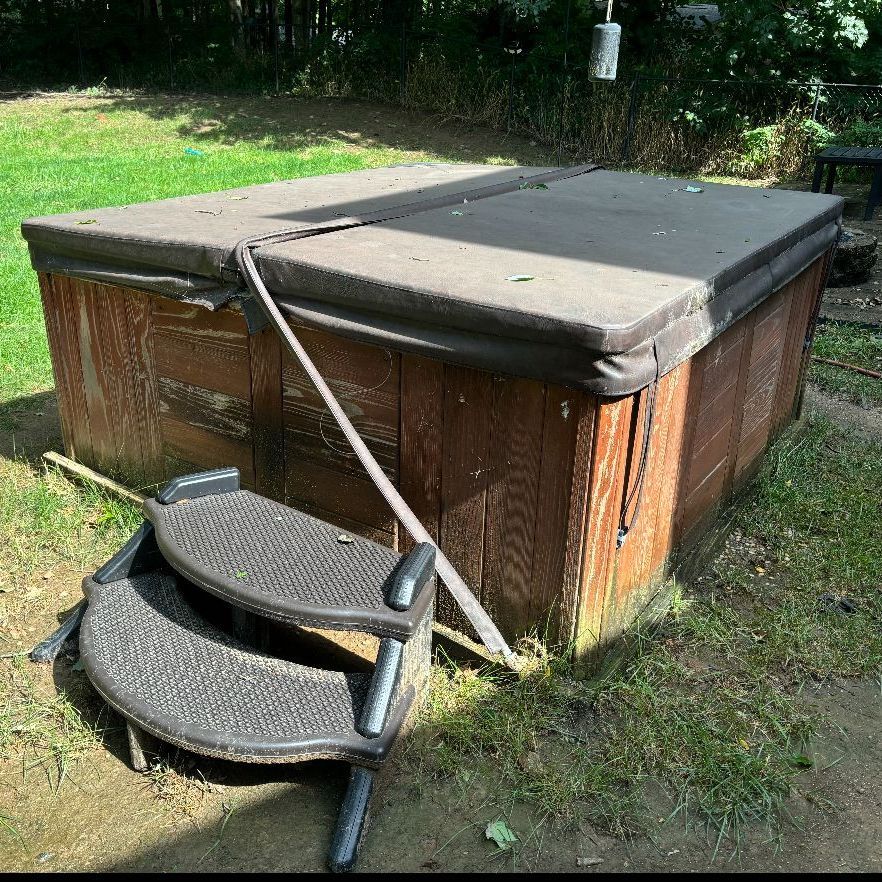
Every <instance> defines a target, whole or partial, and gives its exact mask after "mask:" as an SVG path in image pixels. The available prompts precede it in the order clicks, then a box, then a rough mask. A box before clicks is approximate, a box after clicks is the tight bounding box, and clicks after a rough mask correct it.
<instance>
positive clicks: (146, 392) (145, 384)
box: [119, 291, 165, 487]
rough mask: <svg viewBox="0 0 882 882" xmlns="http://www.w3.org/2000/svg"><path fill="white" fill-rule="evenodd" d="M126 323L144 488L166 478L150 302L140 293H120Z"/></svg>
mask: <svg viewBox="0 0 882 882" xmlns="http://www.w3.org/2000/svg"><path fill="white" fill-rule="evenodd" d="M119 293H120V296H122V297H124V299H125V304H126V313H127V317H128V323H129V333H130V335H131V338H130V347H129V356H130V358H131V360H132V400H131V402H130V407H131V409H132V411H133V413H134V415H135V420H136V423H137V432H138V433H139V435H140V438H141V457H142V467H143V486H145V487H146V486H149V485H151V484H156V483H159V482H160V481H162V480H163V479H164V478H165V464H164V462H163V456H162V431H161V429H160V425H159V392H158V387H157V377H156V366H155V359H154V355H153V319H152V302H153V298H152V297H151V296H150V295H148V294H143V293H141V292H139V291H120V292H119Z"/></svg>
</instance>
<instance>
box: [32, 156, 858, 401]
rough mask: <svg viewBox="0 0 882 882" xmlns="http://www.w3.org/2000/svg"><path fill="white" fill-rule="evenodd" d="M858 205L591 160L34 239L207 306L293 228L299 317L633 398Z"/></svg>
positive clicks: (238, 205)
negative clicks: (247, 263)
mask: <svg viewBox="0 0 882 882" xmlns="http://www.w3.org/2000/svg"><path fill="white" fill-rule="evenodd" d="M687 188H688V189H687ZM842 204H843V202H842V200H841V199H840V198H839V197H836V196H828V195H821V194H814V193H805V192H797V191H791V190H765V189H760V188H753V187H738V186H729V185H722V184H709V183H696V182H694V181H687V180H681V179H674V178H664V177H656V176H651V175H642V174H636V173H622V172H611V171H606V170H604V169H596V168H594V167H590V166H587V167H582V168H578V169H572V170H563V169H561V170H556V171H555V170H549V169H535V168H512V167H500V166H474V165H440V164H439V165H432V164H417V165H412V166H402V167H390V168H384V169H375V170H370V171H365V172H355V173H349V174H340V175H328V176H324V177H316V178H304V179H300V180H295V181H284V182H279V183H274V184H265V185H260V186H256V187H247V188H243V189H241V190H233V191H227V192H223V193H215V194H206V195H204V196H191V197H183V198H179V199H169V200H163V201H160V202H154V203H145V204H142V205H133V206H128V207H124V208H111V209H98V210H95V211H91V212H77V213H75V214H67V215H58V216H54V217H48V218H37V219H33V220H29V221H25V222H24V223H23V225H22V230H23V234H24V236H25V238H26V239H27V240H28V242H29V244H30V248H31V257H32V263H33V265H34V267H35V269H37V270H40V271H45V272H55V273H61V274H64V275H73V276H79V277H84V278H89V279H94V280H98V281H104V282H109V283H111V284H116V285H120V286H124V287H133V288H139V289H145V290H150V291H157V292H159V293H163V294H165V295H166V296H170V297H176V298H179V299H185V300H190V301H193V302H197V303H202V304H203V305H205V306H206V307H208V308H217V307H220V306H222V305H223V304H225V303H226V302H227V301H229V300H230V299H232V298H235V297H236V296H238V295H241V294H244V291H243V290H242V285H241V281H240V279H239V278H238V272H237V270H236V267H235V262H234V260H233V249H234V247H235V245H236V243H237V242H238V241H240V240H242V239H244V238H248V237H252V236H261V235H265V234H269V233H273V232H276V231H278V230H292V231H294V233H293V235H295V236H297V238H292V239H290V240H288V241H282V242H279V243H275V244H268V245H265V246H263V247H259V248H257V249H256V251H255V252H254V255H255V261H256V264H257V267H258V270H259V271H260V273H261V276H262V277H263V279H264V281H265V283H266V285H267V287H268V289H269V290H270V292H271V293H272V294H273V295H274V297H275V298H276V299H277V301H278V302H279V304H280V306H281V307H282V308H283V309H284V310H286V311H287V312H288V313H289V314H291V315H292V316H293V317H295V318H297V319H298V320H300V321H303V322H305V323H307V324H309V325H312V326H315V327H320V328H324V329H327V330H330V331H333V332H336V333H340V334H343V335H345V336H350V337H354V338H357V339H360V340H365V341H368V342H372V343H377V344H380V345H384V346H389V347H392V348H395V349H401V350H404V351H410V352H418V353H421V354H426V355H430V356H432V357H436V358H442V359H444V360H447V361H451V362H456V363H461V364H466V365H470V366H474V367H479V368H484V369H487V370H492V371H497V372H500V373H507V374H513V375H516V376H527V377H534V378H537V379H543V380H547V381H550V382H559V383H564V384H567V385H572V386H575V387H578V388H583V389H587V390H589V391H593V392H596V393H598V394H604V395H617V394H626V393H630V392H633V391H635V390H636V389H639V388H642V387H643V386H645V385H646V384H647V383H648V382H650V381H651V380H652V378H653V377H654V376H655V375H656V374H657V373H662V374H663V373H665V372H666V371H668V370H670V369H671V368H672V367H674V366H675V365H676V364H678V363H679V362H681V361H683V360H684V359H686V358H688V357H690V356H691V355H692V354H694V352H696V351H698V349H700V348H702V347H703V346H705V345H706V344H707V343H708V342H710V341H711V340H712V339H714V337H716V336H717V335H719V334H720V333H722V332H723V331H724V330H725V329H726V328H727V327H729V326H730V325H731V324H732V323H733V322H735V321H737V320H738V319H739V318H740V317H741V316H743V315H744V314H746V313H747V312H749V311H750V310H751V309H753V308H754V307H755V306H756V305H757V304H758V303H760V302H761V301H762V300H764V299H765V298H766V297H768V296H769V295H770V294H771V293H772V292H774V291H775V290H777V289H778V288H780V287H781V286H782V285H784V284H785V283H786V282H788V281H789V280H790V279H792V278H793V277H794V276H795V275H796V274H798V273H799V272H800V271H801V270H802V269H804V268H805V267H806V266H807V265H808V264H809V263H811V262H812V261H813V260H815V259H816V258H817V257H818V256H820V255H821V254H823V253H824V252H825V251H826V250H827V249H829V248H830V247H831V245H833V243H834V242H835V241H836V239H837V237H838V233H839V225H840V216H841V213H842ZM518 279H521V280H518Z"/></svg>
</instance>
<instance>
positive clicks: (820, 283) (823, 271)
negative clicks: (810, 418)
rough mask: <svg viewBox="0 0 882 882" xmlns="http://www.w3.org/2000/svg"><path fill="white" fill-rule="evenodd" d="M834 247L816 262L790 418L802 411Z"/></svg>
mask: <svg viewBox="0 0 882 882" xmlns="http://www.w3.org/2000/svg"><path fill="white" fill-rule="evenodd" d="M834 249H835V246H834V247H832V248H830V249H829V250H828V251H827V253H826V254H825V255H824V256H823V257H822V258H821V259H820V260H819V261H818V280H817V282H816V283H815V285H814V286H813V290H812V294H811V306H810V309H809V319H808V322H807V323H806V328H805V338H804V340H805V348H804V351H803V353H802V357H801V359H800V364H799V371H798V374H797V380H796V397H795V400H794V403H793V413H792V418H793V419H798V418H799V415H800V411H801V410H802V399H803V392H804V390H805V382H806V378H807V376H808V368H809V363H810V360H811V355H812V351H811V350H812V343H813V341H814V339H815V331H816V330H817V327H818V313H819V312H820V309H821V299H822V298H823V296H824V285H825V284H826V282H827V279H828V277H829V273H830V263H831V261H832V260H833V253H834Z"/></svg>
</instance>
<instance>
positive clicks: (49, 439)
mask: <svg viewBox="0 0 882 882" xmlns="http://www.w3.org/2000/svg"><path fill="white" fill-rule="evenodd" d="M47 450H58V451H61V450H63V443H62V439H61V421H60V419H59V416H58V402H57V401H56V398H55V392H54V391H48V392H36V393H34V394H32V395H22V396H21V397H20V398H14V399H12V400H11V401H7V402H5V403H4V404H2V405H0V457H2V458H3V459H18V460H24V461H26V462H27V463H28V464H29V465H31V466H37V465H39V464H40V457H41V456H42V455H43V454H44V453H45V452H46V451H47Z"/></svg>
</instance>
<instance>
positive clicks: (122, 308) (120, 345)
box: [91, 285, 145, 483]
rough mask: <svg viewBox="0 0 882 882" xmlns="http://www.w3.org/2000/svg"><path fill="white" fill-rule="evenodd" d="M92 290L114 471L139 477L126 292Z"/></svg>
mask: <svg viewBox="0 0 882 882" xmlns="http://www.w3.org/2000/svg"><path fill="white" fill-rule="evenodd" d="M91 293H92V296H93V297H94V298H95V301H96V304H97V305H98V306H99V308H100V315H99V321H100V332H101V337H100V340H101V344H100V345H101V359H102V362H103V372H104V375H105V382H104V383H103V384H102V385H103V388H104V390H105V394H106V395H107V398H108V400H109V402H110V419H111V420H112V423H113V432H114V445H115V450H114V454H115V457H114V461H115V464H116V465H115V471H116V472H117V473H118V474H119V473H120V472H123V473H127V472H134V473H135V474H137V475H138V476H139V478H141V477H142V476H143V475H144V473H145V462H144V450H143V444H142V435H141V432H140V431H139V430H138V429H139V420H138V417H137V414H136V407H137V404H138V403H139V402H138V401H137V393H138V387H137V386H136V383H135V364H134V360H133V358H132V353H131V339H132V334H131V330H130V328H129V319H128V311H127V310H126V298H125V294H124V293H123V292H122V291H120V290H114V289H111V288H108V287H107V286H105V285H93V286H92V292H91ZM139 483H140V480H139Z"/></svg>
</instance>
